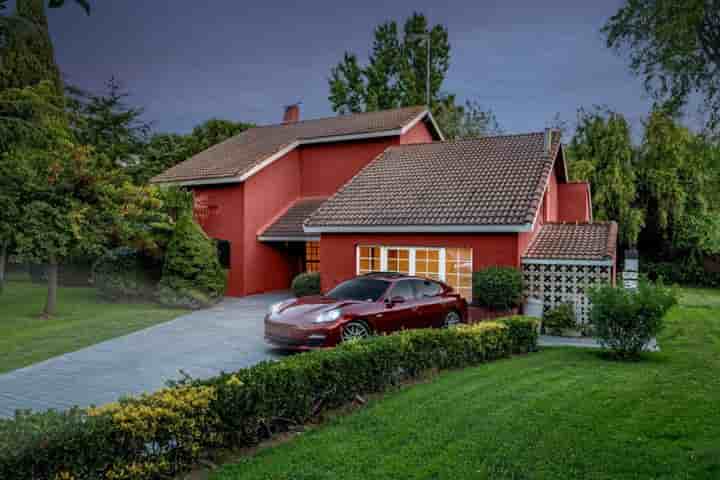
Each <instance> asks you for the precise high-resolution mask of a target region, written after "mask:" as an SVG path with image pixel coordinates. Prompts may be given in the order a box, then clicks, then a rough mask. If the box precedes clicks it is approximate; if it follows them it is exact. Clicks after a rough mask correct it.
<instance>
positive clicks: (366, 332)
mask: <svg viewBox="0 0 720 480" xmlns="http://www.w3.org/2000/svg"><path fill="white" fill-rule="evenodd" d="M369 336H370V329H369V328H368V326H367V325H365V324H364V323H363V322H358V321H352V322H349V323H348V324H347V325H345V326H344V327H343V329H342V334H341V338H342V341H343V342H348V341H350V340H355V339H363V338H367V337H369Z"/></svg>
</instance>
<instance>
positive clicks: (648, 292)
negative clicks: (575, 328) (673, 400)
mask: <svg viewBox="0 0 720 480" xmlns="http://www.w3.org/2000/svg"><path fill="white" fill-rule="evenodd" d="M589 297H590V301H591V302H592V307H591V310H590V323H592V325H593V326H594V327H595V334H596V336H597V337H598V339H599V340H600V343H601V344H602V346H603V347H604V348H608V349H610V351H611V353H612V354H613V355H614V356H616V357H618V358H622V359H628V358H637V357H638V356H639V355H640V353H641V352H642V350H643V347H644V346H645V345H646V344H647V343H648V342H649V341H650V340H651V339H653V338H654V337H655V336H656V335H657V334H658V333H660V331H661V330H662V328H663V326H664V323H663V318H664V316H665V314H666V313H667V312H668V310H670V308H672V307H673V306H674V305H675V304H677V293H676V292H675V291H674V290H672V289H670V288H667V287H664V286H663V285H662V284H657V285H656V284H651V283H648V282H645V281H642V282H640V284H639V286H638V289H637V291H634V290H629V289H625V288H623V287H613V286H610V285H604V286H601V287H597V288H594V289H592V290H591V291H590V292H589Z"/></svg>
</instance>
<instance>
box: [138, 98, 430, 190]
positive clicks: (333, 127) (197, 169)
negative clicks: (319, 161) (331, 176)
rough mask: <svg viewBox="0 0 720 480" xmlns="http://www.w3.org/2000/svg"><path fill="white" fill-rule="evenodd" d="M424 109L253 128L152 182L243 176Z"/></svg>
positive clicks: (404, 120)
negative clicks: (299, 147) (290, 153)
mask: <svg viewBox="0 0 720 480" xmlns="http://www.w3.org/2000/svg"><path fill="white" fill-rule="evenodd" d="M425 110H426V109H425V107H408V108H399V109H395V110H384V111H380V112H370V113H358V114H353V115H342V116H336V117H328V118H321V119H316V120H304V121H300V122H294V123H283V124H278V125H268V126H264V127H256V128H251V129H249V130H245V131H244V132H242V133H240V134H239V135H236V136H234V137H232V138H229V139H227V140H225V141H224V142H221V143H219V144H217V145H215V146H213V147H210V148H209V149H207V150H205V151H203V152H200V153H198V154H197V155H195V156H194V157H192V158H190V159H188V160H186V161H184V162H182V163H180V164H178V165H175V166H174V167H172V168H170V169H169V170H167V171H165V172H164V173H162V174H160V175H158V176H156V177H154V178H153V179H152V180H151V182H153V183H162V182H178V181H189V180H199V179H203V180H207V179H218V178H223V177H235V176H242V175H243V174H245V173H247V172H248V171H250V170H251V169H252V168H253V167H255V166H257V165H258V164H259V163H261V162H262V161H263V160H265V159H267V158H269V157H271V156H272V155H274V154H275V153H278V152H279V151H281V150H283V149H284V148H286V147H289V146H290V145H292V144H293V143H294V142H297V141H302V140H318V139H322V138H326V137H333V136H337V135H357V134H366V133H379V132H384V131H392V130H397V129H400V128H402V127H404V126H406V125H407V124H409V123H410V122H411V121H412V120H414V119H415V118H417V117H418V115H420V114H421V113H423V112H424V111H425Z"/></svg>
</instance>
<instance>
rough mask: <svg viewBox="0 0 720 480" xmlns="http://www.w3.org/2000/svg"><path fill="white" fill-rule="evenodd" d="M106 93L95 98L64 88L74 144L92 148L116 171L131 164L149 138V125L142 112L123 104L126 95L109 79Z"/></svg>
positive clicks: (78, 89) (78, 90)
mask: <svg viewBox="0 0 720 480" xmlns="http://www.w3.org/2000/svg"><path fill="white" fill-rule="evenodd" d="M105 88H106V91H105V92H104V93H103V94H100V95H96V94H93V93H90V92H86V91H84V90H82V89H80V88H78V87H68V88H66V93H67V98H68V108H69V110H70V113H71V115H70V118H71V120H72V126H73V130H74V133H75V137H76V138H77V140H78V141H79V142H80V143H82V144H84V145H92V146H93V148H94V150H95V151H96V152H97V153H98V154H100V155H102V156H104V157H106V158H107V159H108V160H109V161H110V162H109V165H108V168H112V169H115V170H118V172H117V173H118V174H120V171H119V167H121V166H122V167H125V166H128V165H131V164H134V163H135V162H136V161H137V156H138V155H139V154H140V153H141V152H142V150H143V146H144V144H145V142H146V141H147V137H148V135H149V134H150V125H149V124H147V123H146V122H144V121H142V120H141V118H142V115H143V109H142V108H137V107H132V106H128V105H127V104H126V101H127V98H128V93H127V92H125V91H123V90H122V88H121V86H120V83H119V82H118V81H117V80H116V79H115V77H112V78H111V79H110V80H108V82H107V83H106V85H105Z"/></svg>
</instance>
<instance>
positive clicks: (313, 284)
mask: <svg viewBox="0 0 720 480" xmlns="http://www.w3.org/2000/svg"><path fill="white" fill-rule="evenodd" d="M290 288H292V291H293V294H294V295H295V296H296V297H298V298H299V297H306V296H308V295H320V274H319V273H317V272H312V273H301V274H300V275H298V276H296V277H295V278H294V279H293V281H292V285H291V287H290Z"/></svg>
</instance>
